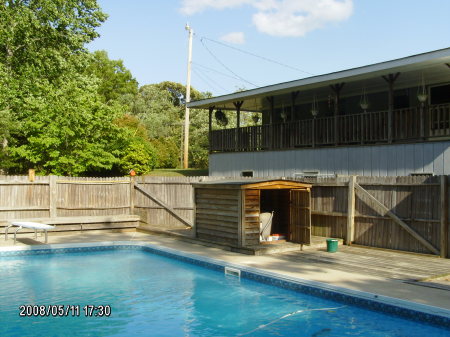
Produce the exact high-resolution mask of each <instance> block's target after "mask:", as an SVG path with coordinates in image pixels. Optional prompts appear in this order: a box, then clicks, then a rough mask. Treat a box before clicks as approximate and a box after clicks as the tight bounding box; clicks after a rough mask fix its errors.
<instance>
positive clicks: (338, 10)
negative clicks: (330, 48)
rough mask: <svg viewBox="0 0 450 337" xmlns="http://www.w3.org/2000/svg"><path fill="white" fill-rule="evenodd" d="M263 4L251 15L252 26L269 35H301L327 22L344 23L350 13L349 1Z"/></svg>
mask: <svg viewBox="0 0 450 337" xmlns="http://www.w3.org/2000/svg"><path fill="white" fill-rule="evenodd" d="M263 2H264V4H261V6H260V8H261V10H260V11H259V12H257V13H256V14H254V15H253V24H254V25H255V26H256V28H257V29H258V30H259V31H260V32H263V33H267V34H269V35H273V36H304V35H305V34H306V33H308V32H310V31H313V30H315V29H318V28H321V27H323V26H325V25H326V24H328V23H331V22H339V21H344V20H346V19H348V18H349V17H350V16H351V14H352V12H353V1H352V0H344V1H338V0H284V1H270V0H269V1H263ZM261 3H262V2H261ZM263 8H264V9H263Z"/></svg>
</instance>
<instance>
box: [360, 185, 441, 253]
mask: <svg viewBox="0 0 450 337" xmlns="http://www.w3.org/2000/svg"><path fill="white" fill-rule="evenodd" d="M355 190H356V191H357V192H359V194H358V195H359V197H360V198H361V199H365V200H366V201H367V202H368V204H369V206H370V207H373V208H374V209H378V210H379V211H380V213H382V214H383V215H387V216H388V217H389V218H391V219H392V220H393V221H394V222H395V223H396V224H398V225H400V226H401V227H402V228H403V229H404V230H406V231H407V232H408V233H409V234H410V235H411V236H413V237H414V238H415V239H416V240H417V241H419V242H420V243H421V244H422V245H423V246H425V247H426V248H427V249H428V250H430V251H431V252H433V253H434V254H436V255H439V253H440V252H439V250H437V249H436V247H434V246H433V245H432V244H431V243H429V242H428V241H427V240H425V239H424V238H423V237H421V236H420V234H418V233H417V232H416V231H415V230H414V229H412V228H411V227H410V226H408V224H406V223H405V222H403V221H402V220H401V219H400V218H399V217H398V216H396V215H395V214H394V213H392V212H391V211H390V210H389V208H387V207H386V206H385V205H384V204H382V203H381V202H379V201H378V200H377V199H376V198H375V197H374V196H373V195H372V194H370V193H369V192H368V191H366V190H365V189H364V188H362V187H361V185H359V184H358V183H355Z"/></svg>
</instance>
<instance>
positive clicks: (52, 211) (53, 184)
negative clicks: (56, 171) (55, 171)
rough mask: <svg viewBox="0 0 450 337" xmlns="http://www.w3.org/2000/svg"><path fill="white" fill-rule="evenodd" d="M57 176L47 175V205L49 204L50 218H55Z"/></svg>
mask: <svg viewBox="0 0 450 337" xmlns="http://www.w3.org/2000/svg"><path fill="white" fill-rule="evenodd" d="M56 178H57V176H54V175H51V176H49V181H50V182H49V193H50V194H49V204H50V205H49V206H50V218H56V217H57V216H58V214H57V208H56V200H57V198H58V186H57V182H56Z"/></svg>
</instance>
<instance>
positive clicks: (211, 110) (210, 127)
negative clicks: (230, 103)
mask: <svg viewBox="0 0 450 337" xmlns="http://www.w3.org/2000/svg"><path fill="white" fill-rule="evenodd" d="M208 110H209V119H208V131H209V133H211V131H212V113H213V111H214V106H210V107H209V108H208Z"/></svg>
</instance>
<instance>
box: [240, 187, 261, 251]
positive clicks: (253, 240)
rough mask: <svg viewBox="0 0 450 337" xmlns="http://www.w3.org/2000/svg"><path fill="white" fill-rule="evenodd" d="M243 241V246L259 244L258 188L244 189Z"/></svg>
mask: <svg viewBox="0 0 450 337" xmlns="http://www.w3.org/2000/svg"><path fill="white" fill-rule="evenodd" d="M243 193H244V195H245V199H244V236H245V239H244V242H243V244H244V245H245V246H252V245H257V244H259V226H260V225H259V213H260V196H261V191H260V190H244V191H243Z"/></svg>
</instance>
